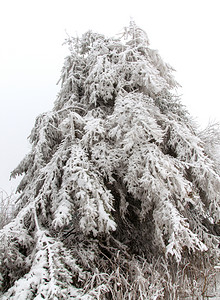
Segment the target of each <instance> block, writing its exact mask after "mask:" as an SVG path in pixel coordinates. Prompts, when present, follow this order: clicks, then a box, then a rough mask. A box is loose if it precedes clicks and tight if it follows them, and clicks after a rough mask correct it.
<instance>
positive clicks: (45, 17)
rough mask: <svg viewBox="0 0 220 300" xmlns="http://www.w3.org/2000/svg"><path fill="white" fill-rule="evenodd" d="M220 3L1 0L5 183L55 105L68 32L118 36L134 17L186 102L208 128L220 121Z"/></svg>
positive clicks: (0, 135)
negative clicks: (39, 118)
mask: <svg viewBox="0 0 220 300" xmlns="http://www.w3.org/2000/svg"><path fill="white" fill-rule="evenodd" d="M219 12H220V1H219V0H207V1H203V0H134V1H129V0H127V1H125V0H111V1H105V0H102V1H101V0H60V1H57V0H2V1H1V3H0V188H3V189H5V190H6V191H7V192H10V191H11V189H12V188H15V187H16V185H17V181H11V182H9V180H8V179H9V176H10V172H11V171H12V170H13V169H14V168H15V167H16V166H17V164H18V163H19V162H20V160H21V159H22V158H23V157H24V155H25V154H26V153H28V151H29V150H30V146H29V144H28V141H27V137H28V135H29V134H30V131H31V129H32V127H33V124H34V121H35V118H36V116H37V115H38V114H40V113H42V112H45V111H48V110H51V109H52V107H53V102H54V101H55V99H56V95H57V92H58V90H59V86H57V85H56V82H57V81H58V79H59V76H60V70H61V68H62V64H63V60H64V57H65V56H66V54H67V53H68V52H67V49H66V48H65V47H64V46H62V43H63V41H64V39H65V38H66V33H65V31H67V32H68V34H70V35H75V34H76V33H77V34H78V35H80V34H82V33H84V32H85V31H87V30H89V29H92V30H93V31H97V32H100V33H104V34H106V35H111V36H112V35H115V34H117V33H118V32H120V31H121V30H122V29H123V27H124V26H127V25H128V24H129V21H130V17H132V18H133V19H134V20H135V21H136V23H137V25H139V26H140V27H141V28H142V29H144V30H145V31H146V32H147V34H148V36H149V39H150V42H151V47H152V48H154V49H158V50H159V52H160V54H161V56H162V58H163V59H164V60H165V61H166V62H168V63H170V64H171V65H172V66H173V67H174V68H175V69H176V73H175V77H176V79H177V80H178V81H179V83H180V84H181V85H182V89H181V90H180V94H182V102H183V103H184V104H185V105H186V106H187V108H188V110H189V111H190V113H191V114H192V116H194V117H195V118H196V120H197V121H198V123H199V124H201V125H202V126H203V127H204V126H205V125H206V124H207V123H208V121H209V119H212V120H219V108H220V101H219V100H220V95H219V89H220V84H219V70H220V34H219V31H220V17H219Z"/></svg>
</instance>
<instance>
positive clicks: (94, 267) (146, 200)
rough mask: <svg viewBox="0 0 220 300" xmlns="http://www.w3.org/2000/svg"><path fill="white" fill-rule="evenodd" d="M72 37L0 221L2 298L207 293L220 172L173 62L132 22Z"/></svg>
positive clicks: (215, 256)
mask: <svg viewBox="0 0 220 300" xmlns="http://www.w3.org/2000/svg"><path fill="white" fill-rule="evenodd" d="M66 42H67V44H68V45H69V49H70V55H69V56H68V57H67V58H66V59H65V63H64V67H63V69H62V74H61V79H60V80H61V90H60V93H59V95H58V97H57V100H56V101H55V105H54V108H53V110H52V111H50V112H47V113H43V114H41V115H40V116H38V118H37V119H36V123H35V126H34V128H33V130H32V132H31V134H30V142H31V144H32V149H31V151H30V153H29V154H28V155H27V156H26V157H25V158H24V159H23V160H22V161H21V163H20V164H19V165H18V167H17V168H16V169H15V170H14V171H13V172H12V176H13V177H16V176H18V175H23V179H22V180H21V182H20V184H19V186H18V192H20V196H19V199H18V212H17V216H16V218H15V219H14V220H13V221H12V222H11V223H9V224H8V225H6V226H5V227H4V228H3V229H2V230H1V232H0V261H1V263H0V281H1V289H2V294H1V295H2V296H1V299H178V298H181V297H182V298H184V297H186V296H189V295H191V296H192V295H194V296H199V293H200V295H205V292H206V285H205V283H204V282H207V277H206V278H205V281H203V278H204V276H203V277H202V275H204V272H205V270H210V268H211V267H212V266H213V267H214V266H215V264H216V261H217V259H218V245H219V239H220V237H219V234H220V228H219V217H220V211H219V196H220V180H219V179H220V178H219V172H218V171H217V169H216V165H215V163H214V161H213V160H212V158H211V155H210V153H208V151H207V148H206V147H204V142H203V141H202V139H201V138H200V137H199V135H198V134H197V133H196V132H197V130H196V128H195V127H194V125H193V122H192V121H191V118H190V116H189V115H188V113H187V111H186V109H185V108H184V106H183V105H182V104H181V103H180V101H179V99H178V97H177V96H176V93H175V89H176V88H177V87H178V83H177V82H176V81H175V79H174V78H173V75H172V72H173V69H172V68H171V67H170V66H169V65H168V64H166V63H164V62H163V61H162V59H161V57H160V55H159V54H158V52H157V51H156V50H152V49H151V48H150V47H149V41H148V38H147V35H146V34H145V32H144V31H143V30H141V29H140V28H138V27H137V26H136V24H135V23H134V22H131V23H130V25H129V27H127V28H125V30H124V32H123V34H121V36H120V37H118V38H106V37H105V36H103V35H101V34H97V33H93V32H91V31H89V32H87V33H85V34H84V35H83V36H82V37H81V38H69V39H68V40H67V41H66ZM201 285H202V287H201ZM200 287H201V288H200Z"/></svg>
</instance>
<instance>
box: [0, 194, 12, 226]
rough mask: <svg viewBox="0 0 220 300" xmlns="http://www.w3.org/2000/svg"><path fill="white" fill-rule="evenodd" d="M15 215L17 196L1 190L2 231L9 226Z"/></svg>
mask: <svg viewBox="0 0 220 300" xmlns="http://www.w3.org/2000/svg"><path fill="white" fill-rule="evenodd" d="M14 215H15V196H14V193H13V192H12V193H11V194H8V193H7V192H6V191H5V190H3V189H0V229H2V228H3V227H4V226H5V225H6V224H8V223H9V222H10V221H11V220H12V219H13V217H14Z"/></svg>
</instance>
